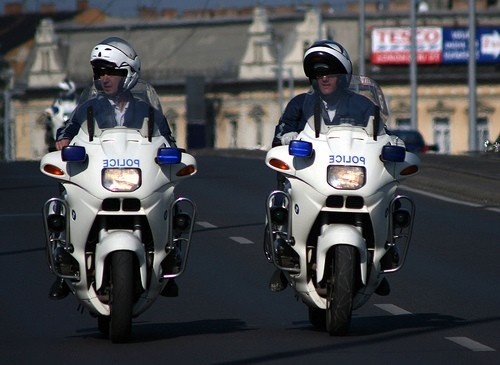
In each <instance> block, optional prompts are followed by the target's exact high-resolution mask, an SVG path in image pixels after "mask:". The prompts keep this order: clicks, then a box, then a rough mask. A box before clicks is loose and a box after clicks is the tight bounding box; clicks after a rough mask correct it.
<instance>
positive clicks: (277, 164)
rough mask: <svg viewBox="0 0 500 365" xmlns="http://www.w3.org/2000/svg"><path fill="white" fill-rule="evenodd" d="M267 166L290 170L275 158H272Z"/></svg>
mask: <svg viewBox="0 0 500 365" xmlns="http://www.w3.org/2000/svg"><path fill="white" fill-rule="evenodd" d="M269 165H271V166H273V167H276V168H277V169H280V170H290V166H288V165H287V164H286V163H285V162H283V161H281V160H278V159H277V158H272V159H270V160H269Z"/></svg>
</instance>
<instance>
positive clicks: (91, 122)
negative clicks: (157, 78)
mask: <svg viewBox="0 0 500 365" xmlns="http://www.w3.org/2000/svg"><path fill="white" fill-rule="evenodd" d="M78 105H79V108H78V109H77V111H75V112H78V113H79V114H80V115H79V116H78V119H80V120H82V123H81V130H82V131H83V132H84V133H85V134H88V135H92V136H94V137H100V136H101V135H102V133H103V132H104V131H105V130H108V129H115V128H117V127H119V128H122V129H130V130H135V131H139V132H140V133H141V135H142V136H143V137H157V136H160V135H161V127H160V126H161V124H162V123H163V124H165V125H166V120H165V117H164V115H163V111H162V108H161V104H160V99H159V97H158V94H157V93H156V91H155V89H154V88H153V86H152V85H151V84H149V83H147V82H146V81H144V80H139V81H138V82H137V84H136V85H135V86H134V87H133V88H132V90H130V94H129V95H128V104H127V111H126V112H125V117H124V124H123V125H120V126H117V124H116V117H115V112H114V106H113V103H111V102H110V101H109V99H108V98H107V97H106V96H105V94H104V93H103V92H102V91H99V90H97V89H96V87H95V86H91V87H89V88H87V89H86V90H84V91H83V92H82V94H81V96H80V99H79V101H78ZM129 109H130V110H129Z"/></svg>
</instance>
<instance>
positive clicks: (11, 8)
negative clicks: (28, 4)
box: [3, 3, 24, 15]
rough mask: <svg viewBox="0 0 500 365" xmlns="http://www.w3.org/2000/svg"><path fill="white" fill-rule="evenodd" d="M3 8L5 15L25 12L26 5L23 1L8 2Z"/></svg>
mask: <svg viewBox="0 0 500 365" xmlns="http://www.w3.org/2000/svg"><path fill="white" fill-rule="evenodd" d="M3 9H4V10H3V12H4V14H5V15H19V14H22V13H24V7H23V4H21V3H6V4H5V5H4V7H3Z"/></svg>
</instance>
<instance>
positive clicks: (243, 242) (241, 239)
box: [229, 237, 254, 245]
mask: <svg viewBox="0 0 500 365" xmlns="http://www.w3.org/2000/svg"><path fill="white" fill-rule="evenodd" d="M229 239H231V240H233V241H236V242H238V243H239V244H240V245H251V244H253V243H254V242H253V241H250V240H248V239H246V238H245V237H229Z"/></svg>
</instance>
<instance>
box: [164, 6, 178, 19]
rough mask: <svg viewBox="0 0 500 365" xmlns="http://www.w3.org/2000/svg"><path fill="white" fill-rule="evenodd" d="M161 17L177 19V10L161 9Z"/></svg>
mask: <svg viewBox="0 0 500 365" xmlns="http://www.w3.org/2000/svg"><path fill="white" fill-rule="evenodd" d="M161 16H162V17H163V18H166V19H175V18H177V10H175V9H171V8H165V9H162V11H161Z"/></svg>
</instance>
